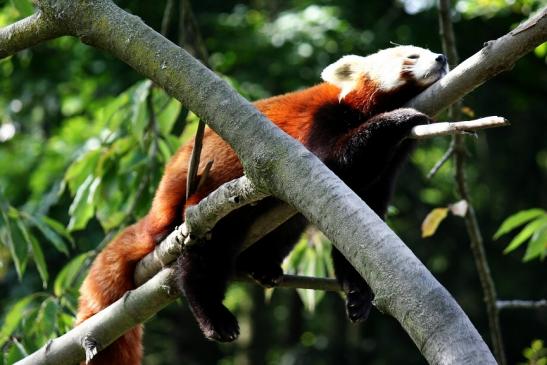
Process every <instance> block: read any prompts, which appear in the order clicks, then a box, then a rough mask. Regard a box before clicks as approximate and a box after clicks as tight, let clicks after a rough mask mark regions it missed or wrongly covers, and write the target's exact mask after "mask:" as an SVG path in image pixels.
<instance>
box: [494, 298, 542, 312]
mask: <svg viewBox="0 0 547 365" xmlns="http://www.w3.org/2000/svg"><path fill="white" fill-rule="evenodd" d="M496 308H498V310H502V309H545V308H547V299H542V300H497V301H496Z"/></svg>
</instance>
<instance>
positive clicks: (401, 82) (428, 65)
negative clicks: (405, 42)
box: [321, 46, 448, 99]
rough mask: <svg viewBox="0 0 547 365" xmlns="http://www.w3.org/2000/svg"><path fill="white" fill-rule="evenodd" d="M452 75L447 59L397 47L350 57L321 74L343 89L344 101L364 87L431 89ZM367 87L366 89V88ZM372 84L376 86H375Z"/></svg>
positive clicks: (340, 60)
mask: <svg viewBox="0 0 547 365" xmlns="http://www.w3.org/2000/svg"><path fill="white" fill-rule="evenodd" d="M447 71H448V66H447V62H446V57H445V56H444V55H442V54H439V53H433V52H431V51H430V50H427V49H424V48H420V47H415V46H397V47H393V48H388V49H384V50H381V51H379V52H376V53H374V54H371V55H369V56H366V57H362V56H356V55H348V56H344V57H342V58H341V59H339V60H338V61H336V62H335V63H333V64H331V65H329V66H327V68H325V69H324V70H323V72H322V73H321V77H322V78H323V80H325V81H326V82H328V83H330V84H333V85H335V86H338V87H339V88H340V95H339V97H340V99H343V98H344V97H345V96H346V95H348V94H349V93H350V92H351V91H354V90H359V89H360V88H362V87H366V88H367V89H369V90H370V89H371V86H373V88H374V89H375V91H381V92H383V93H390V92H391V91H395V90H398V89H401V88H402V87H404V86H405V85H408V84H412V85H415V86H417V88H418V89H424V88H426V87H427V86H429V85H431V84H432V83H434V82H435V81H437V80H438V79H440V78H441V77H442V76H444V75H445V74H446V73H447ZM363 84H364V85H363ZM371 84H372V85H371Z"/></svg>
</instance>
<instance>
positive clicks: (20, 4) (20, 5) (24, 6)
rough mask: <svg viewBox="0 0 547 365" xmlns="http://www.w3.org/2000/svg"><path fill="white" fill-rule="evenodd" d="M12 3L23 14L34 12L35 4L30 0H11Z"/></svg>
mask: <svg viewBox="0 0 547 365" xmlns="http://www.w3.org/2000/svg"><path fill="white" fill-rule="evenodd" d="M11 3H12V4H13V6H14V7H15V8H16V9H17V11H18V12H19V14H21V15H22V16H29V15H31V14H32V13H34V6H33V5H32V2H31V1H30V0H11Z"/></svg>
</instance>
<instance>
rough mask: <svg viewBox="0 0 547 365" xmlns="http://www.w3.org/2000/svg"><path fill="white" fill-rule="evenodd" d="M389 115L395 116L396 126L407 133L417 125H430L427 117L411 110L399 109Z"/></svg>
mask: <svg viewBox="0 0 547 365" xmlns="http://www.w3.org/2000/svg"><path fill="white" fill-rule="evenodd" d="M389 113H393V114H394V115H395V118H396V120H397V126H398V127H403V128H404V129H406V130H407V131H408V132H410V130H411V129H412V128H414V127H415V126H417V125H423V124H430V123H431V122H432V120H431V118H430V117H429V116H428V115H426V114H424V113H422V112H419V111H417V110H416V109H412V108H400V109H396V110H394V111H392V112H389Z"/></svg>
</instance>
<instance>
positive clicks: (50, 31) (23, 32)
mask: <svg viewBox="0 0 547 365" xmlns="http://www.w3.org/2000/svg"><path fill="white" fill-rule="evenodd" d="M62 35H68V32H66V31H65V30H64V27H63V26H62V24H60V23H58V22H54V21H50V20H48V18H47V17H45V16H43V14H42V13H41V12H37V13H35V14H33V15H31V16H29V17H27V18H25V19H22V20H20V21H18V22H17V23H14V24H11V25H8V26H7V27H4V28H1V29H0V59H2V58H5V57H7V56H10V55H12V54H14V53H17V52H19V51H21V50H23V49H27V48H30V47H32V46H35V45H37V44H39V43H42V42H44V41H47V40H50V39H53V38H57V37H60V36H62Z"/></svg>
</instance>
